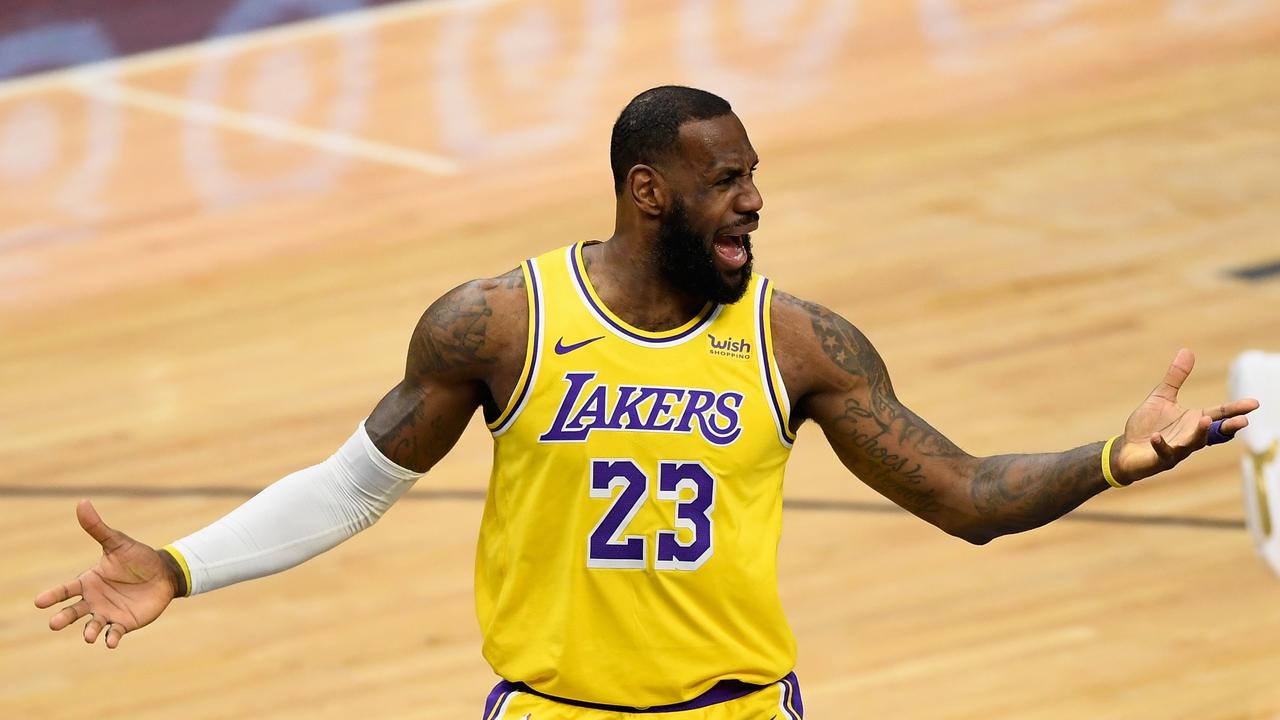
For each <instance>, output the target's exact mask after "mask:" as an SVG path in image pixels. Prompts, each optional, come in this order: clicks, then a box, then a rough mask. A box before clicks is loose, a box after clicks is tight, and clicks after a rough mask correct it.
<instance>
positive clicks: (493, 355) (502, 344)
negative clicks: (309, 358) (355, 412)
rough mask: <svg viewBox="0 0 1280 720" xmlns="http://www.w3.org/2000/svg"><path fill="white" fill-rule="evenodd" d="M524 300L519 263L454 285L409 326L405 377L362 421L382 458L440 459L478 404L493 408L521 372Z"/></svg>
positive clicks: (404, 463) (408, 463)
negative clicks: (494, 274)
mask: <svg viewBox="0 0 1280 720" xmlns="http://www.w3.org/2000/svg"><path fill="white" fill-rule="evenodd" d="M527 302H528V301H527V299H526V296H525V290H524V276H523V274H522V273H521V272H520V270H519V269H516V270H513V271H511V272H509V273H507V274H505V275H502V276H501V277H498V278H493V279H485V280H474V281H472V282H468V283H465V284H463V285H460V286H458V287H457V288H454V289H453V290H451V291H449V292H448V293H446V294H445V295H444V296H443V297H441V298H440V299H439V300H437V301H436V302H434V303H432V305H431V306H430V307H429V308H427V310H426V312H425V313H423V315H422V318H421V319H420V320H419V321H418V325H417V327H416V328H415V329H414V332H413V337H412V338H411V340H410V342H409V353H408V359H407V360H406V362H405V373H404V379H403V380H401V381H400V383H399V384H397V385H396V386H395V387H394V388H392V389H391V391H390V392H389V393H387V395H386V396H385V397H383V398H382V400H381V401H380V402H379V403H378V405H377V406H376V407H375V408H374V409H373V412H372V413H371V414H370V415H369V418H368V420H366V421H365V430H366V431H367V432H368V433H369V437H370V439H372V440H373V443H374V445H375V446H376V447H377V448H378V450H379V451H381V452H382V454H383V455H386V456H387V458H388V459H389V460H391V461H392V462H394V463H396V464H397V465H400V466H401V467H405V468H408V469H410V470H413V471H415V472H426V471H427V470H429V469H430V468H431V466H433V465H435V464H436V463H437V462H439V460H440V458H442V457H444V455H445V453H447V452H448V451H449V450H450V449H451V448H452V447H453V446H454V444H455V443H456V442H457V441H458V437H459V436H460V435H461V434H462V431H463V430H464V429H465V428H466V426H467V422H468V421H469V420H470V418H471V416H472V415H473V414H474V413H475V410H476V408H477V407H483V408H484V409H485V413H486V415H490V416H492V415H493V414H494V413H495V412H496V411H497V402H498V401H495V399H494V398H495V397H496V398H501V399H502V400H503V401H505V399H506V397H507V395H509V394H510V392H511V388H512V387H513V386H514V384H515V382H516V377H517V376H518V375H519V373H520V367H521V364H522V363H523V361H524V343H525V342H526V337H527V335H526V334H527V332H528V328H527V323H528V318H527Z"/></svg>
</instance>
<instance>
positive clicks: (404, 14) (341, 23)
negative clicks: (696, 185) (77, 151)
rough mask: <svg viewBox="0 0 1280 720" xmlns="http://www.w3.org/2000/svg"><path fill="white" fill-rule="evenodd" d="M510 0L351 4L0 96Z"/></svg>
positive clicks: (31, 79)
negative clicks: (82, 77) (336, 10)
mask: <svg viewBox="0 0 1280 720" xmlns="http://www.w3.org/2000/svg"><path fill="white" fill-rule="evenodd" d="M509 2H514V0H406V1H405V2H400V3H396V4H394V5H380V6H378V7H372V8H364V7H361V8H353V9H352V10H350V11H346V12H340V13H337V14H334V15H325V16H322V17H317V18H312V19H310V20H299V21H297V22H291V23H287V24H285V25H275V26H272V27H266V28H261V29H258V30H249V31H246V32H243V33H238V34H235V35H226V36H223V37H217V38H202V39H200V40H196V41H194V42H190V43H185V44H183V45H174V46H172V47H167V48H160V49H157V50H152V51H150V52H144V53H138V54H136V55H128V56H124V57H111V58H105V59H102V60H98V61H95V62H90V63H85V64H82V65H75V66H72V67H67V68H62V69H59V70H51V71H49V72H43V73H37V74H35V75H27V76H24V77H20V78H15V79H12V80H4V81H0V101H3V100H5V99H8V98H10V97H12V96H15V95H22V94H26V93H38V92H44V91H48V90H55V91H56V90H61V89H65V87H66V83H67V82H68V81H72V80H75V79H76V78H77V77H79V76H80V75H82V74H84V73H85V72H93V73H103V72H105V73H109V74H114V75H116V76H124V75H129V74H132V73H138V72H145V71H147V70H154V69H157V68H164V67H168V66H171V65H177V64H179V63H183V62H189V61H192V60H207V59H214V58H220V57H226V56H228V55H235V54H237V53H241V52H245V51H247V50H253V49H257V48H259V47H266V46H270V45H277V44H283V43H289V42H295V41H299V40H307V39H311V38H316V37H323V36H325V35H335V34H340V33H343V32H349V31H351V30H355V29H360V28H361V27H362V26H364V27H366V28H373V27H377V26H379V25H390V24H394V23H397V22H401V21H404V20H419V19H422V18H426V17H431V16H433V15H445V14H448V13H451V12H455V11H458V10H481V9H485V8H488V7H492V6H494V5H501V4H505V3H509Z"/></svg>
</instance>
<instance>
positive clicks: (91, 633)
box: [84, 615, 107, 645]
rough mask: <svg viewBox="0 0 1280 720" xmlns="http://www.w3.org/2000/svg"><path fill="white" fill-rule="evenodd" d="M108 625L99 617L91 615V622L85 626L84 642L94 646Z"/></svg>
mask: <svg viewBox="0 0 1280 720" xmlns="http://www.w3.org/2000/svg"><path fill="white" fill-rule="evenodd" d="M106 624H107V623H106V621H105V620H101V619H99V618H98V616H97V615H90V616H89V622H87V623H85V624H84V641H85V642H87V643H89V644H90V645H92V644H93V643H94V642H95V641H96V640H97V639H98V634H99V633H101V632H102V628H103V626H105V625H106Z"/></svg>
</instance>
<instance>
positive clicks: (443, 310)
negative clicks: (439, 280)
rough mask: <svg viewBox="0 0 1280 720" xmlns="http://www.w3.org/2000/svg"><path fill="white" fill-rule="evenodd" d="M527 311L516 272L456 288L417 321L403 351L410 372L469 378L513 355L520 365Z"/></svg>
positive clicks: (522, 283)
mask: <svg viewBox="0 0 1280 720" xmlns="http://www.w3.org/2000/svg"><path fill="white" fill-rule="evenodd" d="M527 309H528V298H527V295H526V292H525V279H524V273H523V272H522V271H521V269H520V268H515V269H514V270H511V271H510V272H507V273H504V274H502V275H499V276H497V277H492V278H479V279H476V280H469V281H467V282H464V283H462V284H461V285H459V286H457V287H455V288H453V289H452V290H450V291H449V292H447V293H445V294H444V295H442V296H440V298H439V299H437V300H436V301H435V302H433V303H431V305H430V306H429V307H428V308H427V309H426V311H425V312H423V313H422V317H421V318H419V319H418V324H417V326H416V327H415V328H414V332H413V339H412V341H411V343H410V348H409V365H410V367H409V370H410V372H411V373H413V374H445V375H462V376H470V377H473V378H474V377H478V376H479V375H481V374H483V373H482V372H480V371H481V370H483V369H484V368H487V367H489V366H493V365H501V364H505V363H506V362H508V361H509V360H510V358H511V357H512V356H514V355H515V354H518V355H519V356H520V358H521V359H523V356H524V345H525V342H526V335H527V333H528V310H527Z"/></svg>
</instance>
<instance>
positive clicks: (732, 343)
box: [707, 333, 751, 360]
mask: <svg viewBox="0 0 1280 720" xmlns="http://www.w3.org/2000/svg"><path fill="white" fill-rule="evenodd" d="M707 340H709V341H710V342H711V347H710V348H709V349H708V350H707V352H709V353H711V354H712V355H720V356H722V357H731V358H737V359H739V360H750V359H751V343H749V342H747V341H746V340H734V339H733V338H731V337H730V338H725V339H724V340H721V339H719V338H717V337H716V336H715V335H712V334H710V333H708V334H707Z"/></svg>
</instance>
